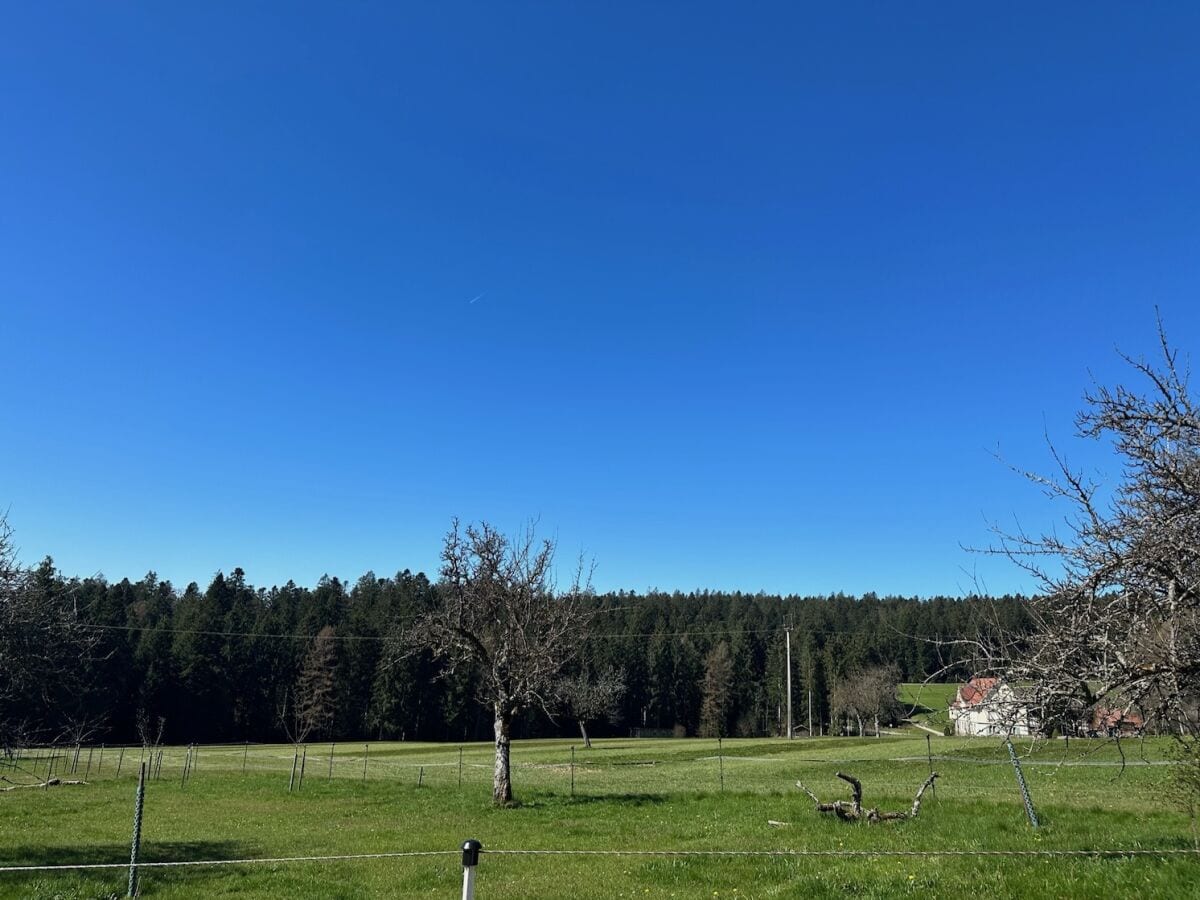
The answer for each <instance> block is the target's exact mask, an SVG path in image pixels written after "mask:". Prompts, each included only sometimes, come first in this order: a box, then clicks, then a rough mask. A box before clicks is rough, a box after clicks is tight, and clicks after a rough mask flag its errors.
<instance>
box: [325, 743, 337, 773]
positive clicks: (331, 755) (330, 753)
mask: <svg viewBox="0 0 1200 900" xmlns="http://www.w3.org/2000/svg"><path fill="white" fill-rule="evenodd" d="M335 746H336V745H335V744H330V745H329V778H328V779H327V780H329V781H333V748H334V747H335Z"/></svg>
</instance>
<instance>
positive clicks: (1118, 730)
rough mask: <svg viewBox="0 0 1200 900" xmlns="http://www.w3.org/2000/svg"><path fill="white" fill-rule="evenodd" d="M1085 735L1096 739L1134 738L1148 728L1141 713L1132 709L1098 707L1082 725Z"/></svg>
mask: <svg viewBox="0 0 1200 900" xmlns="http://www.w3.org/2000/svg"><path fill="white" fill-rule="evenodd" d="M1081 724H1082V725H1083V730H1084V733H1085V734H1087V735H1089V736H1094V737H1132V736H1134V735H1138V734H1141V733H1142V732H1143V731H1144V730H1145V728H1146V720H1145V719H1144V718H1143V717H1142V715H1141V713H1139V712H1137V711H1135V710H1132V709H1124V710H1122V709H1111V708H1109V707H1107V706H1097V707H1094V708H1093V709H1092V712H1091V715H1090V716H1088V717H1087V718H1086V719H1084V721H1083V722H1082V723H1081Z"/></svg>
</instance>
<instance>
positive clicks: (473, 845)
mask: <svg viewBox="0 0 1200 900" xmlns="http://www.w3.org/2000/svg"><path fill="white" fill-rule="evenodd" d="M482 849H483V844H481V843H479V841H476V840H470V841H463V845H462V852H463V866H465V867H468V868H469V867H471V866H477V865H479V851H480V850H482Z"/></svg>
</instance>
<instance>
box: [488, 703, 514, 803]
mask: <svg viewBox="0 0 1200 900" xmlns="http://www.w3.org/2000/svg"><path fill="white" fill-rule="evenodd" d="M511 724H512V722H511V717H510V715H509V713H508V711H507V710H505V709H503V708H502V707H501V705H500V704H496V721H495V730H496V764H495V766H494V768H493V770H492V803H494V804H495V805H496V806H507V805H508V804H510V803H512V799H513V793H512V781H511V780H510V779H509V769H508V761H509V737H508V732H509V726H510V725H511Z"/></svg>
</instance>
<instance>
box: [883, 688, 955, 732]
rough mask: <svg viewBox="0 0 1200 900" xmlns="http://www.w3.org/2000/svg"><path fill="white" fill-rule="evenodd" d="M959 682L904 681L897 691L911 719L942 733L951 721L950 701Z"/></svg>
mask: <svg viewBox="0 0 1200 900" xmlns="http://www.w3.org/2000/svg"><path fill="white" fill-rule="evenodd" d="M958 685H959V682H957V681H939V682H928V683H926V682H919V681H917V682H903V683H902V684H901V685H900V689H899V691H898V692H897V696H898V697H899V699H900V703H901V704H902V705H903V707H904V712H905V713H906V714H907V715H908V718H909V720H910V721H912V722H914V723H917V724H920V725H924V726H925V727H926V728H932V729H933V730H934V731H937V732H939V733H941V732H942V731H943V730H944V729H945V727H946V725H948V724H949V722H950V712H949V710H950V701H951V700H953V699H954V694H955V693H956V692H957V691H958Z"/></svg>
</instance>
